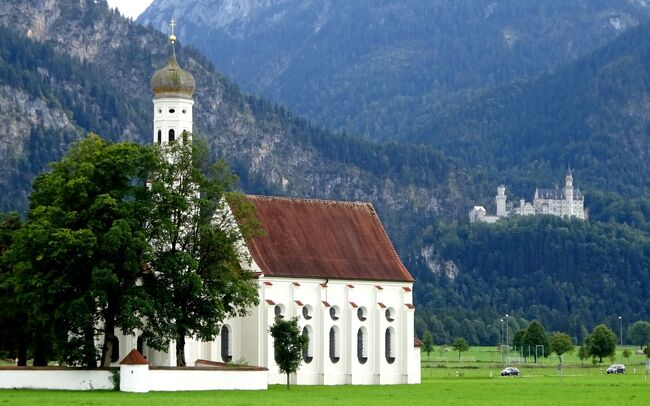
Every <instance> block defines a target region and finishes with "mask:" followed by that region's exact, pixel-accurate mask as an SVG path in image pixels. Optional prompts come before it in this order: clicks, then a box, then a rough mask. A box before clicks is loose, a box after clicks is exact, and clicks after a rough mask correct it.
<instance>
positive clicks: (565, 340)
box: [551, 332, 573, 364]
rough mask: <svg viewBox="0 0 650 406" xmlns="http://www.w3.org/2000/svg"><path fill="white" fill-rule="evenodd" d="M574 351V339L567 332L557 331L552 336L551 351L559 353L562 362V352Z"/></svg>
mask: <svg viewBox="0 0 650 406" xmlns="http://www.w3.org/2000/svg"><path fill="white" fill-rule="evenodd" d="M572 351H573V341H572V340H571V337H569V335H568V334H565V333H559V332H558V333H555V334H553V336H552V337H551V352H554V353H556V354H557V356H558V358H559V359H560V364H561V363H562V354H564V353H569V352H572Z"/></svg>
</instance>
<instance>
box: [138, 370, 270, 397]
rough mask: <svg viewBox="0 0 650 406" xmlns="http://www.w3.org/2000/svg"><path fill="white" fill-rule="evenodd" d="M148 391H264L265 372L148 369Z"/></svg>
mask: <svg viewBox="0 0 650 406" xmlns="http://www.w3.org/2000/svg"><path fill="white" fill-rule="evenodd" d="M148 381H149V390H151V391H161V392H162V391H195V390H200V391H203V390H264V389H267V387H268V383H267V375H266V370H262V369H261V370H259V371H249V370H245V371H237V370H214V369H209V368H204V369H199V368H173V369H169V368H156V367H152V368H150V370H149V380H148Z"/></svg>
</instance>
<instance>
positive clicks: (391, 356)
mask: <svg viewBox="0 0 650 406" xmlns="http://www.w3.org/2000/svg"><path fill="white" fill-rule="evenodd" d="M385 345H386V361H387V362H388V363H389V364H392V363H393V362H395V329H393V328H392V327H388V328H387V329H386V337H385Z"/></svg>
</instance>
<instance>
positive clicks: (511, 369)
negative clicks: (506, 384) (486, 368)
mask: <svg viewBox="0 0 650 406" xmlns="http://www.w3.org/2000/svg"><path fill="white" fill-rule="evenodd" d="M501 376H519V370H518V369H517V368H515V367H508V368H506V369H504V370H503V371H501Z"/></svg>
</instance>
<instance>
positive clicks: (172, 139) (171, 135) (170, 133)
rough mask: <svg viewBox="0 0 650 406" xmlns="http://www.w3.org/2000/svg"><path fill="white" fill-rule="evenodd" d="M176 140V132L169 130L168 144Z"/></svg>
mask: <svg viewBox="0 0 650 406" xmlns="http://www.w3.org/2000/svg"><path fill="white" fill-rule="evenodd" d="M175 139H176V132H175V131H174V130H169V143H170V144H171V143H173V142H174V140H175Z"/></svg>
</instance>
